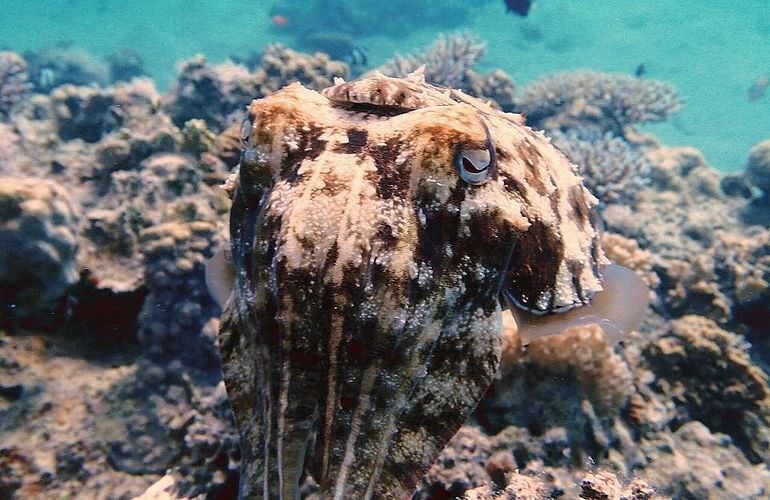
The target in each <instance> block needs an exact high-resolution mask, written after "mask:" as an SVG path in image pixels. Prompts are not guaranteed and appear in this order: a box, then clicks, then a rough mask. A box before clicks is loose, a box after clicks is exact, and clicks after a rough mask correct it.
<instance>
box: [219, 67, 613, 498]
mask: <svg viewBox="0 0 770 500" xmlns="http://www.w3.org/2000/svg"><path fill="white" fill-rule="evenodd" d="M377 79H379V80H377ZM404 82H405V83H404ZM372 89H374V90H372ZM388 89H395V91H397V92H400V91H401V90H403V91H404V92H412V94H409V95H406V96H404V95H401V94H398V95H395V96H390V95H387V92H389V90H388ZM415 89H419V91H417V90H415ZM367 92H374V93H376V95H375V94H367ZM383 92H385V93H386V95H383ZM351 95H352V96H354V97H355V98H351ZM403 103H409V106H408V107H403V106H401V105H400V104H403ZM244 139H245V140H246V144H245V148H244V152H243V155H242V158H241V165H240V172H239V174H238V177H237V179H236V182H235V183H234V184H233V185H232V186H231V187H232V188H233V207H232V212H231V223H230V230H231V239H232V248H231V250H232V255H233V264H234V266H235V275H236V281H235V286H234V288H233V291H232V294H231V295H230V298H229V299H228V302H227V304H226V307H225V311H224V313H223V315H222V327H221V332H220V339H219V342H220V351H221V354H222V365H223V372H224V379H225V383H226V385H227V389H228V392H229V395H230V398H231V400H232V404H233V409H234V413H235V416H236V421H237V426H238V430H239V432H240V435H241V443H242V449H243V466H242V471H241V484H240V495H241V497H242V498H298V495H299V488H298V485H299V483H300V480H301V479H302V477H303V476H304V474H311V475H312V476H313V478H314V479H315V480H316V481H317V482H318V483H319V484H320V487H321V492H322V494H323V496H324V498H408V497H409V496H410V495H411V493H412V492H413V490H414V488H415V485H416V483H417V481H418V479H419V478H420V476H421V474H422V473H423V472H424V470H425V469H426V468H428V467H429V466H430V465H431V463H432V462H433V461H434V460H435V459H436V457H437V456H438V454H439V452H440V451H441V449H442V448H443V447H444V446H445V445H446V443H447V442H448V440H449V439H450V438H451V437H452V435H453V434H454V433H455V432H456V430H457V429H458V428H459V427H460V426H461V425H462V423H463V422H464V421H465V419H466V418H467V416H468V414H469V413H470V412H471V411H473V409H474V408H475V406H476V405H477V403H478V401H479V399H480V398H481V396H482V395H483V393H484V392H485V390H486V389H487V387H488V386H489V384H490V382H491V380H492V377H493V376H494V374H495V371H496V370H497V367H498V363H499V359H500V349H501V334H502V326H501V317H500V316H501V305H500V300H499V297H500V293H501V290H502V289H506V290H508V291H509V295H510V296H511V297H513V299H514V300H515V301H517V302H518V303H519V304H521V305H523V306H524V307H527V308H531V309H533V310H541V309H542V310H543V311H549V310H553V309H556V308H559V307H564V306H571V305H575V304H581V303H585V302H586V301H587V300H588V297H589V296H590V294H591V293H593V292H594V291H596V290H599V289H600V284H599V277H598V275H597V274H596V273H597V272H596V269H597V265H598V264H599V263H600V262H601V261H602V259H603V255H602V253H601V249H600V247H599V246H598V243H597V232H596V229H595V227H594V223H593V221H592V219H591V214H592V213H593V209H594V205H595V200H594V198H593V197H592V196H591V195H590V194H588V192H587V191H586V190H585V189H584V188H583V187H582V185H581V184H580V179H579V177H578V176H577V175H576V174H575V171H574V168H573V167H572V165H570V164H569V162H568V161H567V160H566V159H565V158H564V157H563V156H562V155H561V154H560V153H558V152H557V151H556V150H555V149H554V148H553V147H552V146H551V145H550V143H549V141H548V140H547V139H546V138H545V137H544V136H542V134H539V133H536V132H533V131H532V130H530V129H528V128H526V127H524V126H523V125H521V120H520V118H519V117H518V116H516V115H511V114H505V113H502V112H498V111H495V110H493V109H492V108H491V107H489V106H487V105H486V104H485V103H483V102H481V101H478V100H476V99H473V98H471V97H468V96H466V95H464V94H461V93H459V92H457V91H449V90H445V89H438V88H436V87H432V86H429V85H426V84H425V83H424V81H423V80H422V79H421V75H419V74H418V75H413V76H411V77H409V78H408V79H406V80H396V79H389V80H385V77H382V76H381V75H375V76H373V77H371V78H369V79H365V80H361V81H357V82H351V83H339V84H338V85H336V86H335V87H332V88H330V89H327V90H326V91H324V95H321V94H318V93H316V92H314V91H311V90H308V89H305V88H304V87H302V86H300V85H298V84H295V85H290V86H288V87H286V88H284V89H283V90H281V91H279V92H277V93H275V94H273V95H271V96H270V97H267V98H264V99H260V100H256V101H254V102H252V104H251V106H250V107H249V123H247V124H246V126H245V128H244ZM490 149H492V150H493V155H492V156H493V157H494V158H495V161H496V168H495V169H494V171H493V172H491V173H490V175H489V179H488V180H487V181H486V182H485V183H483V184H481V185H471V184H469V183H468V182H465V181H464V180H463V179H462V178H461V177H460V175H459V174H458V166H457V161H456V159H457V155H458V154H460V153H461V152H463V151H468V150H476V151H477V150H487V151H488V150H490Z"/></svg>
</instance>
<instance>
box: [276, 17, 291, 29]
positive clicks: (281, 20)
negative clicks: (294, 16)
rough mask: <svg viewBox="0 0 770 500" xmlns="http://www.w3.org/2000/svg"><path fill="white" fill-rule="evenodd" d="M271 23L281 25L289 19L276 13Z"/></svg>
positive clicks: (287, 22)
mask: <svg viewBox="0 0 770 500" xmlns="http://www.w3.org/2000/svg"><path fill="white" fill-rule="evenodd" d="M273 24H274V25H276V26H280V27H283V26H286V25H287V24H289V20H288V19H286V18H285V17H283V16H282V15H280V14H276V15H274V16H273Z"/></svg>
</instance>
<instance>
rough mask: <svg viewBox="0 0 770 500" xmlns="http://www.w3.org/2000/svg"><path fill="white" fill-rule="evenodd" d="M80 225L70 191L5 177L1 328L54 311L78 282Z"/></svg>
mask: <svg viewBox="0 0 770 500" xmlns="http://www.w3.org/2000/svg"><path fill="white" fill-rule="evenodd" d="M77 224H78V214H77V211H76V208H75V207H73V205H72V203H71V200H70V193H69V191H68V190H67V189H66V188H65V187H64V186H61V185H60V184H58V183H56V182H54V181H49V180H45V179H29V178H22V177H0V303H1V304H2V306H0V317H2V318H3V319H2V320H0V324H2V323H6V322H7V321H8V320H9V319H10V318H14V317H17V318H18V317H26V316H29V315H31V314H34V313H40V312H44V311H47V310H51V309H52V307H51V306H52V303H53V302H54V301H55V300H56V299H58V298H59V297H61V296H62V294H63V293H64V290H66V288H67V287H68V286H70V285H72V284H73V283H74V282H75V281H76V280H77V277H78V275H77V270H76V267H75V253H76V251H77V247H78V238H77ZM6 326H7V325H6Z"/></svg>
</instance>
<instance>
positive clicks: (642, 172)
mask: <svg viewBox="0 0 770 500" xmlns="http://www.w3.org/2000/svg"><path fill="white" fill-rule="evenodd" d="M552 137H553V142H554V145H556V147H557V148H559V149H560V150H561V151H562V152H563V153H564V154H565V155H566V156H567V158H569V159H570V160H571V161H572V162H574V163H575V164H576V165H577V166H578V168H579V169H580V173H581V174H582V175H583V183H584V184H585V186H586V187H587V188H588V189H589V190H590V191H591V192H592V193H593V194H594V195H596V197H597V198H599V200H601V201H602V202H604V203H618V202H627V201H629V200H632V199H633V198H634V196H635V194H636V193H637V192H638V191H640V190H641V189H642V188H644V186H646V185H647V184H648V183H649V172H650V163H649V161H648V160H647V158H646V157H645V155H644V153H643V151H641V150H640V149H639V148H637V147H635V146H633V145H631V144H629V143H628V142H627V141H626V140H625V139H623V138H622V137H617V136H614V135H612V134H611V133H609V132H605V133H602V132H600V131H598V130H595V129H588V128H585V127H580V128H577V129H570V130H569V131H567V132H562V131H555V132H553V134H552Z"/></svg>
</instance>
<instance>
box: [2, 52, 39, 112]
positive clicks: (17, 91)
mask: <svg viewBox="0 0 770 500" xmlns="http://www.w3.org/2000/svg"><path fill="white" fill-rule="evenodd" d="M31 88H32V85H31V84H30V83H29V81H28V78H27V63H26V62H25V61H24V59H23V58H22V57H21V56H19V55H18V54H16V53H14V52H0V118H4V117H6V116H8V114H9V113H10V111H11V108H12V107H13V106H14V105H15V104H16V103H18V102H19V101H21V100H22V99H23V98H24V96H25V95H26V94H27V93H28V92H29V91H30V89H31Z"/></svg>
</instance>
